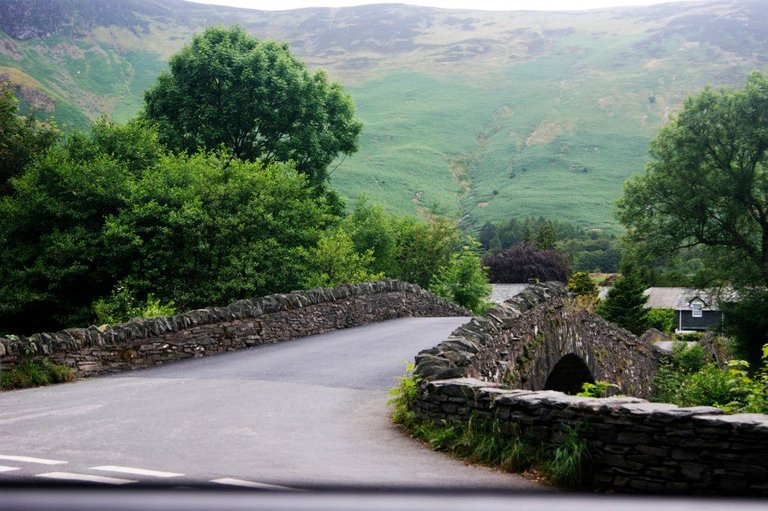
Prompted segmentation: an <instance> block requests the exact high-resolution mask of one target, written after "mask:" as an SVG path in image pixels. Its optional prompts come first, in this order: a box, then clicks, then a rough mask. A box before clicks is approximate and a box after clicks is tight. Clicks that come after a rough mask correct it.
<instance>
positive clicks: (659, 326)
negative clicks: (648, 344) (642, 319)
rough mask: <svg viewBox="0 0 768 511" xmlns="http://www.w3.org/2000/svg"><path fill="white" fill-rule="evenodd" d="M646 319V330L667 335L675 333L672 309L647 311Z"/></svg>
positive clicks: (674, 315)
mask: <svg viewBox="0 0 768 511" xmlns="http://www.w3.org/2000/svg"><path fill="white" fill-rule="evenodd" d="M646 318H647V321H648V323H647V326H648V328H655V329H656V330H660V331H662V332H664V333H667V334H671V333H672V332H674V331H675V318H676V314H675V311H674V309H648V311H647V313H646Z"/></svg>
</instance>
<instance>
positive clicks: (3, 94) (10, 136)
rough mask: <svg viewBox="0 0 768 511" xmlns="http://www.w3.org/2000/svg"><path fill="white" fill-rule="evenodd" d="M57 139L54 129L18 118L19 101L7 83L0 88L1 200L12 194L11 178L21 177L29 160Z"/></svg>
mask: <svg viewBox="0 0 768 511" xmlns="http://www.w3.org/2000/svg"><path fill="white" fill-rule="evenodd" d="M58 136H59V132H58V131H57V130H56V127H55V126H53V125H50V124H43V123H40V122H38V121H37V120H36V119H35V117H34V116H33V115H29V116H27V117H25V116H21V115H19V101H18V100H17V99H16V96H15V95H14V93H13V90H12V89H11V87H10V86H9V85H8V83H7V82H6V83H5V84H3V85H2V86H0V198H2V196H4V195H7V194H9V193H11V189H12V188H11V183H10V181H11V179H13V178H16V177H18V176H20V175H21V174H22V172H23V171H24V169H25V168H26V167H27V165H29V164H30V163H31V162H32V160H33V159H34V158H36V157H38V156H39V155H41V154H42V153H44V152H45V151H46V150H47V149H48V148H49V147H51V146H52V145H53V144H54V143H55V141H56V139H57V138H58Z"/></svg>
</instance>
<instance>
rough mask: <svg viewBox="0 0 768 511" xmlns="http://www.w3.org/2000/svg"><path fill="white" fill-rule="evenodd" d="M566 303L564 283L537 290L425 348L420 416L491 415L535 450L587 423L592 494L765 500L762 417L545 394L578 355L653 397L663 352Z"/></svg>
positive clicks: (766, 445) (599, 372)
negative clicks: (562, 366)
mask: <svg viewBox="0 0 768 511" xmlns="http://www.w3.org/2000/svg"><path fill="white" fill-rule="evenodd" d="M571 304H572V302H570V301H569V297H568V293H567V291H566V290H565V288H564V287H563V286H562V285H561V284H554V283H549V284H545V285H541V286H533V287H531V288H529V289H527V290H526V291H524V292H523V293H522V294H520V295H518V296H516V297H515V298H513V299H511V300H508V301H506V302H504V303H503V304H501V305H500V306H498V307H496V308H494V309H492V310H491V311H490V312H489V313H488V314H486V315H485V317H482V318H474V319H473V320H472V321H470V322H469V323H468V324H466V325H464V326H461V327H459V328H458V329H457V330H455V331H454V332H453V333H452V334H451V336H449V337H448V339H446V340H445V341H443V342H442V343H440V344H439V345H437V346H436V347H434V348H431V349H429V350H424V351H422V352H421V353H420V354H419V355H418V356H417V357H416V361H417V365H416V368H415V373H416V374H417V375H418V376H420V377H421V379H422V383H421V384H420V386H419V389H418V392H417V396H416V400H415V403H414V407H415V411H416V413H417V414H418V415H419V416H420V417H422V418H425V419H432V420H438V421H440V420H445V421H448V422H452V421H468V420H469V419H470V418H471V417H473V416H477V417H484V418H495V419H498V420H499V421H501V424H502V426H503V427H504V428H507V429H508V430H513V429H514V430H516V431H519V432H521V434H522V435H524V437H526V438H528V439H530V440H531V441H533V442H540V443H542V444H547V443H551V442H552V440H553V439H556V438H558V437H560V436H562V432H563V428H564V427H565V426H567V425H570V426H578V427H580V428H583V431H584V435H585V441H586V442H587V444H588V446H589V450H590V452H591V453H592V456H593V460H592V466H591V472H590V474H591V481H590V484H591V485H592V486H593V487H594V488H595V489H598V490H604V491H620V492H655V493H702V494H707V493H710V494H738V495H759V496H768V415H759V414H754V415H753V414H740V415H724V414H723V412H722V411H721V410H719V409H717V408H711V407H696V408H679V407H677V406H675V405H671V404H662V403H649V402H648V401H645V400H643V399H640V398H638V397H621V398H618V397H616V398H604V399H594V398H583V397H578V396H573V395H567V394H564V393H561V392H555V391H553V390H544V389H545V388H546V382H547V380H548V376H551V375H552V373H554V372H555V371H556V367H557V365H558V363H559V362H558V361H562V360H564V359H565V358H568V357H574V356H576V357H578V358H579V359H581V360H583V361H584V366H585V367H587V368H588V369H589V372H590V373H591V375H592V376H594V379H596V380H608V381H609V382H612V383H618V384H619V385H620V386H621V387H622V389H621V390H622V392H623V393H625V394H628V395H635V396H638V395H639V396H648V395H649V394H650V392H651V390H652V389H651V382H652V379H653V375H654V373H655V369H656V364H657V360H658V357H659V353H658V352H657V351H656V350H655V349H653V348H652V347H651V345H650V344H649V342H648V341H647V340H645V339H638V338H637V337H635V336H634V335H632V334H631V333H630V332H627V331H626V330H623V329H620V328H618V327H616V326H615V325H612V324H610V323H607V322H605V321H604V320H602V319H601V318H599V317H597V316H596V315H594V314H591V313H588V312H586V311H583V310H579V308H578V307H572V306H571Z"/></svg>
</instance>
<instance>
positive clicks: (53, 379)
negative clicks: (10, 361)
mask: <svg viewBox="0 0 768 511" xmlns="http://www.w3.org/2000/svg"><path fill="white" fill-rule="evenodd" d="M74 379H75V373H74V371H73V370H72V369H71V368H70V367H68V366H65V365H62V364H54V363H53V362H51V361H50V360H49V359H42V360H32V359H31V358H27V357H26V356H24V357H22V358H21V360H19V362H18V363H17V364H16V365H15V366H14V367H13V369H11V370H10V371H3V372H0V388H2V389H24V388H29V387H40V386H42V385H50V384H51V383H65V382H68V381H72V380H74Z"/></svg>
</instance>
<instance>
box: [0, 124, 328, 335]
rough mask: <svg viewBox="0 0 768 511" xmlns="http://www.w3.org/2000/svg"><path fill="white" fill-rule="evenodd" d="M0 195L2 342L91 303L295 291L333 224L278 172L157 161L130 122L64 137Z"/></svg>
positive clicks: (282, 168)
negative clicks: (309, 256)
mask: <svg viewBox="0 0 768 511" xmlns="http://www.w3.org/2000/svg"><path fill="white" fill-rule="evenodd" d="M11 185H12V187H11V193H9V194H8V195H7V196H6V197H4V198H3V199H2V200H0V246H2V247H3V250H2V251H0V282H2V283H3V285H2V286H0V330H2V331H5V332H19V333H29V332H33V331H40V330H47V329H55V328H61V327H67V326H73V325H85V324H88V322H90V321H92V320H93V318H94V307H95V306H96V305H97V304H101V308H102V309H114V308H115V307H112V306H113V305H119V304H120V303H124V304H131V303H132V304H140V303H142V302H144V301H145V300H146V301H148V300H149V299H150V298H152V297H154V298H152V299H154V300H159V301H162V302H169V301H174V302H175V303H176V304H177V305H178V306H179V307H180V308H182V309H183V308H191V307H202V306H208V305H212V304H225V303H227V302H229V301H232V300H235V299H239V298H243V297H246V296H257V295H261V294H268V293H273V292H281V291H289V290H291V289H296V288H298V287H299V281H300V279H301V275H302V274H303V273H304V271H305V265H306V263H305V261H304V258H303V256H302V250H303V249H308V248H310V247H313V246H314V245H315V244H316V243H317V241H318V239H319V238H320V235H321V230H322V229H323V228H324V227H326V226H327V225H328V224H329V223H330V222H331V220H332V219H333V217H332V215H331V214H330V212H329V207H328V205H327V203H326V201H325V200H324V199H323V198H322V197H317V194H316V193H315V192H314V191H313V190H312V188H311V187H310V186H308V184H307V179H306V176H303V175H301V174H299V173H297V172H296V170H295V169H294V167H293V164H292V163H273V164H270V165H265V164H263V163H261V162H243V161H240V160H234V161H228V160H227V159H223V158H222V157H221V156H217V155H210V154H204V153H201V154H196V155H192V156H187V155H173V154H168V153H166V152H164V151H163V150H162V147H161V146H160V145H159V143H158V142H157V135H156V134H155V132H154V131H153V129H152V128H151V127H150V126H147V125H146V124H145V123H143V122H140V121H133V122H131V123H129V124H127V125H119V124H113V123H109V122H108V121H106V120H105V119H102V120H101V121H99V122H97V123H96V124H94V126H93V128H92V130H91V132H90V133H87V134H85V133H73V134H71V135H69V136H68V137H67V139H66V140H65V141H64V142H63V143H62V144H59V145H56V146H54V147H52V148H50V149H48V150H47V151H46V152H45V153H44V154H42V155H39V156H38V157H36V158H35V159H34V161H33V162H32V163H30V164H29V165H27V167H26V168H25V169H24V172H23V173H22V175H21V176H19V177H17V178H15V179H13V180H12V181H11ZM159 303H160V302H158V304H159ZM119 308H120V307H117V309H119ZM122 312H128V311H125V310H124V311H122Z"/></svg>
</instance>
